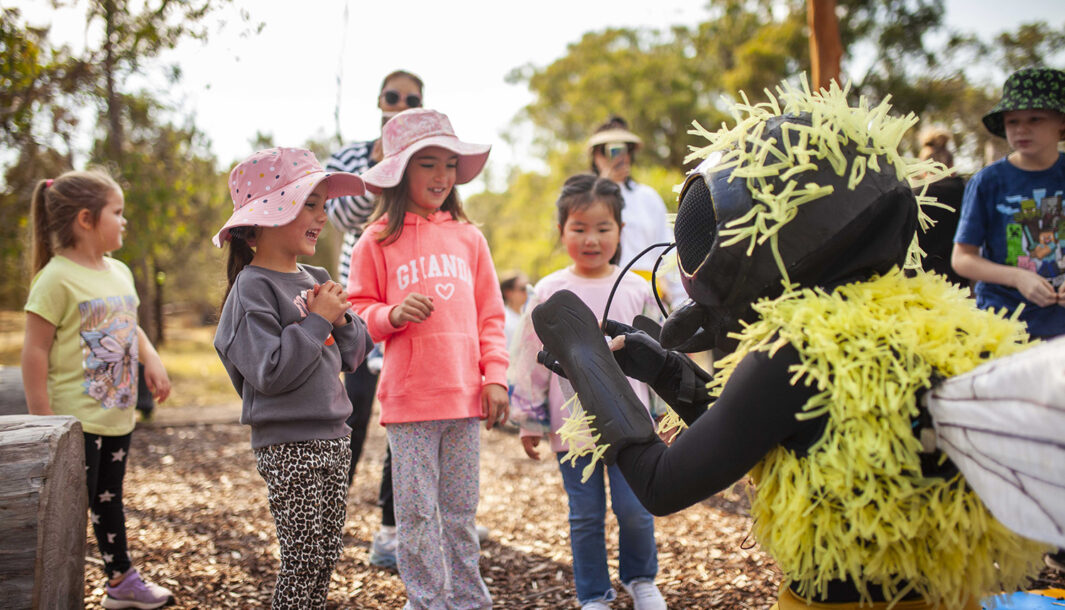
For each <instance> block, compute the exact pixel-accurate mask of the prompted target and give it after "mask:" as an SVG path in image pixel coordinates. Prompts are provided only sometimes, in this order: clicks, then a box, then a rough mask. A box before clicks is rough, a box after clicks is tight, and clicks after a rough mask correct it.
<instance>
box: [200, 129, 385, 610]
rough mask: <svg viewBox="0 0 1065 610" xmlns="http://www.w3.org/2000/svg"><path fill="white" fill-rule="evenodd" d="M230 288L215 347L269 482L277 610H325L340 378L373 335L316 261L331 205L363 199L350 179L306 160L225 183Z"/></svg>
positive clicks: (340, 438)
mask: <svg viewBox="0 0 1065 610" xmlns="http://www.w3.org/2000/svg"><path fill="white" fill-rule="evenodd" d="M229 192H230V194H231V195H232V197H233V208H234V209H233V216H231V217H230V219H229V220H228V221H227V222H226V224H225V226H224V227H222V230H221V231H219V232H218V234H217V235H215V237H214V243H215V245H218V246H221V244H222V243H223V242H229V260H228V263H227V272H228V280H229V287H228V289H227V291H226V300H225V304H224V305H223V306H222V314H221V315H220V316H219V320H218V330H217V331H216V333H215V337H214V347H215V350H216V351H217V352H218V356H219V358H221V360H222V364H223V365H225V367H226V372H227V373H228V374H229V378H230V380H231V381H232V382H233V387H234V388H235V389H236V390H237V393H238V394H239V395H240V397H241V399H242V401H243V407H242V411H241V415H240V421H241V423H243V424H246V425H248V426H251V446H252V449H253V450H254V452H255V461H256V465H257V467H258V470H259V474H260V475H261V476H262V477H263V480H264V481H266V488H267V492H268V497H269V500H270V514H272V515H273V517H274V522H275V525H276V528H277V539H278V543H279V544H280V547H281V569H280V570H279V571H278V574H277V584H276V586H275V587H274V599H273V607H274V608H325V605H326V598H327V597H328V592H329V580H330V577H331V576H332V574H333V567H334V566H335V565H336V562H337V559H338V558H339V557H340V553H341V551H342V550H343V540H342V538H341V530H342V529H343V527H344V517H345V506H346V500H347V492H348V476H347V475H348V464H349V462H350V461H351V445H350V439H349V436H350V434H351V428H349V427H348V426H347V424H346V423H345V421H346V420H347V418H348V416H350V415H351V402H350V401H348V395H347V392H345V391H344V386H343V384H342V383H341V381H340V373H341V371H345V372H348V373H350V372H352V371H354V370H355V369H356V367H358V366H359V364H361V363H362V361H363V359H364V358H365V356H366V353H367V351H369V349H370V347H371V346H372V345H373V344H372V343H370V339H369V334H368V333H367V332H366V325H365V324H363V322H362V320H360V319H359V318H358V316H356V315H355V314H354V313H352V312H351V310H350V309H348V295H347V292H346V291H345V290H344V288H343V287H342V286H341V285H340V284H338V283H336V282H334V281H332V280H331V279H330V278H329V272H327V271H326V270H325V269H322V268H321V267H312V266H310V265H304V264H301V263H300V262H298V258H299V257H300V256H310V255H312V254H314V251H315V247H316V245H317V242H318V237H319V235H321V233H322V230H323V229H324V228H325V225H326V222H327V221H328V219H327V218H326V213H325V202H326V200H327V199H329V198H332V197H338V196H341V195H361V194H362V193H363V185H362V180H361V179H359V177H358V176H355V175H354V174H346V173H334V174H331V173H327V172H325V171H324V170H322V167H321V166H320V165H318V161H317V160H316V159H315V158H314V155H313V154H312V153H311V152H310V151H307V150H303V149H299V148H272V149H269V150H263V151H259V152H257V153H255V154H254V155H252V156H251V157H249V158H248V159H246V160H245V161H243V162H241V163H240V164H238V165H237V166H236V167H235V168H233V172H232V173H231V174H230V175H229Z"/></svg>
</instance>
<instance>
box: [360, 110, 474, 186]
mask: <svg viewBox="0 0 1065 610" xmlns="http://www.w3.org/2000/svg"><path fill="white" fill-rule="evenodd" d="M381 145H382V150H383V152H384V159H382V160H381V162H380V163H378V164H377V165H374V166H373V167H371V168H370V169H368V170H366V171H365V172H363V173H362V174H361V175H360V176H361V178H362V179H363V181H364V182H365V183H366V189H367V190H368V191H370V192H371V193H380V192H381V190H382V189H386V188H391V187H394V186H396V185H398V184H399V183H400V181H401V180H402V179H403V173H404V171H406V169H407V163H409V162H410V159H411V157H412V156H414V154H415V153H417V152H418V151H420V150H423V149H425V148H429V147H430V146H439V147H441V148H445V149H447V150H450V151H451V152H453V153H455V154H457V155H458V168H457V171H456V175H455V184H466V183H467V182H469V181H470V180H473V179H474V178H475V177H476V176H477V174H479V173H481V169H483V168H484V164H485V162H486V161H488V152H489V151H490V150H491V149H492V147H491V146H490V145H488V144H470V143H467V142H462V141H461V140H459V139H458V137H456V136H455V130H454V129H453V128H452V127H451V121H449V120H448V118H447V116H446V115H444V114H443V113H440V112H437V111H436V110H429V109H427V108H411V109H409V110H404V111H403V112H400V113H399V114H397V115H396V116H394V117H392V118H391V119H389V121H388V122H387V123H385V126H384V129H383V132H382V135H381Z"/></svg>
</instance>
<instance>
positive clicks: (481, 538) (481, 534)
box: [477, 525, 492, 544]
mask: <svg viewBox="0 0 1065 610" xmlns="http://www.w3.org/2000/svg"><path fill="white" fill-rule="evenodd" d="M491 537H492V533H491V532H490V531H488V528H487V527H485V526H483V525H478V526H477V542H480V543H481V544H484V543H485V542H488V539H489V538H491Z"/></svg>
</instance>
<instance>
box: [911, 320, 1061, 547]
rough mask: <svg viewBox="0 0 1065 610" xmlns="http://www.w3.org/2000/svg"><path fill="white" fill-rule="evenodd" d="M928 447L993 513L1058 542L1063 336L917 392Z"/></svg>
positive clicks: (1014, 526) (1006, 522) (1034, 536)
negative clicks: (928, 422) (926, 421)
mask: <svg viewBox="0 0 1065 610" xmlns="http://www.w3.org/2000/svg"><path fill="white" fill-rule="evenodd" d="M924 401H925V405H926V406H927V407H928V410H929V413H930V414H931V416H932V421H933V422H934V425H935V430H936V445H937V446H938V447H939V448H940V449H941V450H942V451H943V452H944V453H946V454H947V456H949V457H950V459H951V460H952V461H953V462H954V464H956V465H957V467H958V469H959V470H960V471H961V472H962V474H964V475H965V478H966V480H967V481H968V483H969V485H970V486H971V487H972V488H973V490H974V491H975V492H976V493H977V494H978V495H979V496H980V499H981V500H982V501H983V502H984V504H985V505H987V508H988V509H989V510H990V511H991V513H992V514H993V515H995V517H996V518H997V519H998V520H999V521H1001V522H1002V523H1003V524H1004V525H1005V526H1007V527H1009V528H1010V529H1012V530H1013V531H1015V532H1017V533H1018V534H1021V535H1022V536H1026V537H1028V538H1032V539H1034V540H1040V541H1043V542H1047V543H1050V544H1054V545H1057V546H1058V547H1065V337H1061V338H1058V339H1055V340H1053V341H1050V342H1047V343H1043V344H1040V345H1037V346H1035V347H1033V348H1031V349H1028V350H1025V351H1023V352H1020V353H1017V354H1014V355H1012V356H1007V357H1005V358H1000V359H998V360H994V361H992V362H988V363H987V364H984V365H982V366H980V367H977V368H976V369H973V370H972V371H969V372H968V373H965V374H964V375H959V376H957V377H952V378H950V379H947V380H946V381H944V382H943V383H942V384H940V385H939V386H937V387H935V388H933V389H932V390H931V391H929V392H928V393H926V394H925V398H924Z"/></svg>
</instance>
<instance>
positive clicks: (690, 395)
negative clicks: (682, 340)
mask: <svg viewBox="0 0 1065 610" xmlns="http://www.w3.org/2000/svg"><path fill="white" fill-rule="evenodd" d="M710 379H711V375H710V373H707V372H706V371H704V370H703V369H702V367H700V366H699V365H698V364H695V362H693V361H692V359H691V358H688V357H687V356H685V355H683V354H679V353H677V352H667V356H666V362H665V364H664V365H663V366H662V370H661V371H660V372H659V374H658V375H657V376H656V377H655V378H654V380H652V381H651V382H650V383H649V385H650V386H651V389H652V390H654V391H655V394H658V395H659V396H660V397H661V398H662V400H664V401H666V404H668V405H669V406H670V408H672V409H673V410H674V411H676V413H677V415H679V416H680V418H681V419H683V420H684V423H686V424H688V425H689V426H691V425H692V424H694V423H695V420H696V419H698V418H699V416H700V415H702V414H703V413H706V409H707V407H709V406H710V403H711V402H713V398H712V397H711V396H710V391H709V390H707V389H706V384H707V383H709V382H710Z"/></svg>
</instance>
